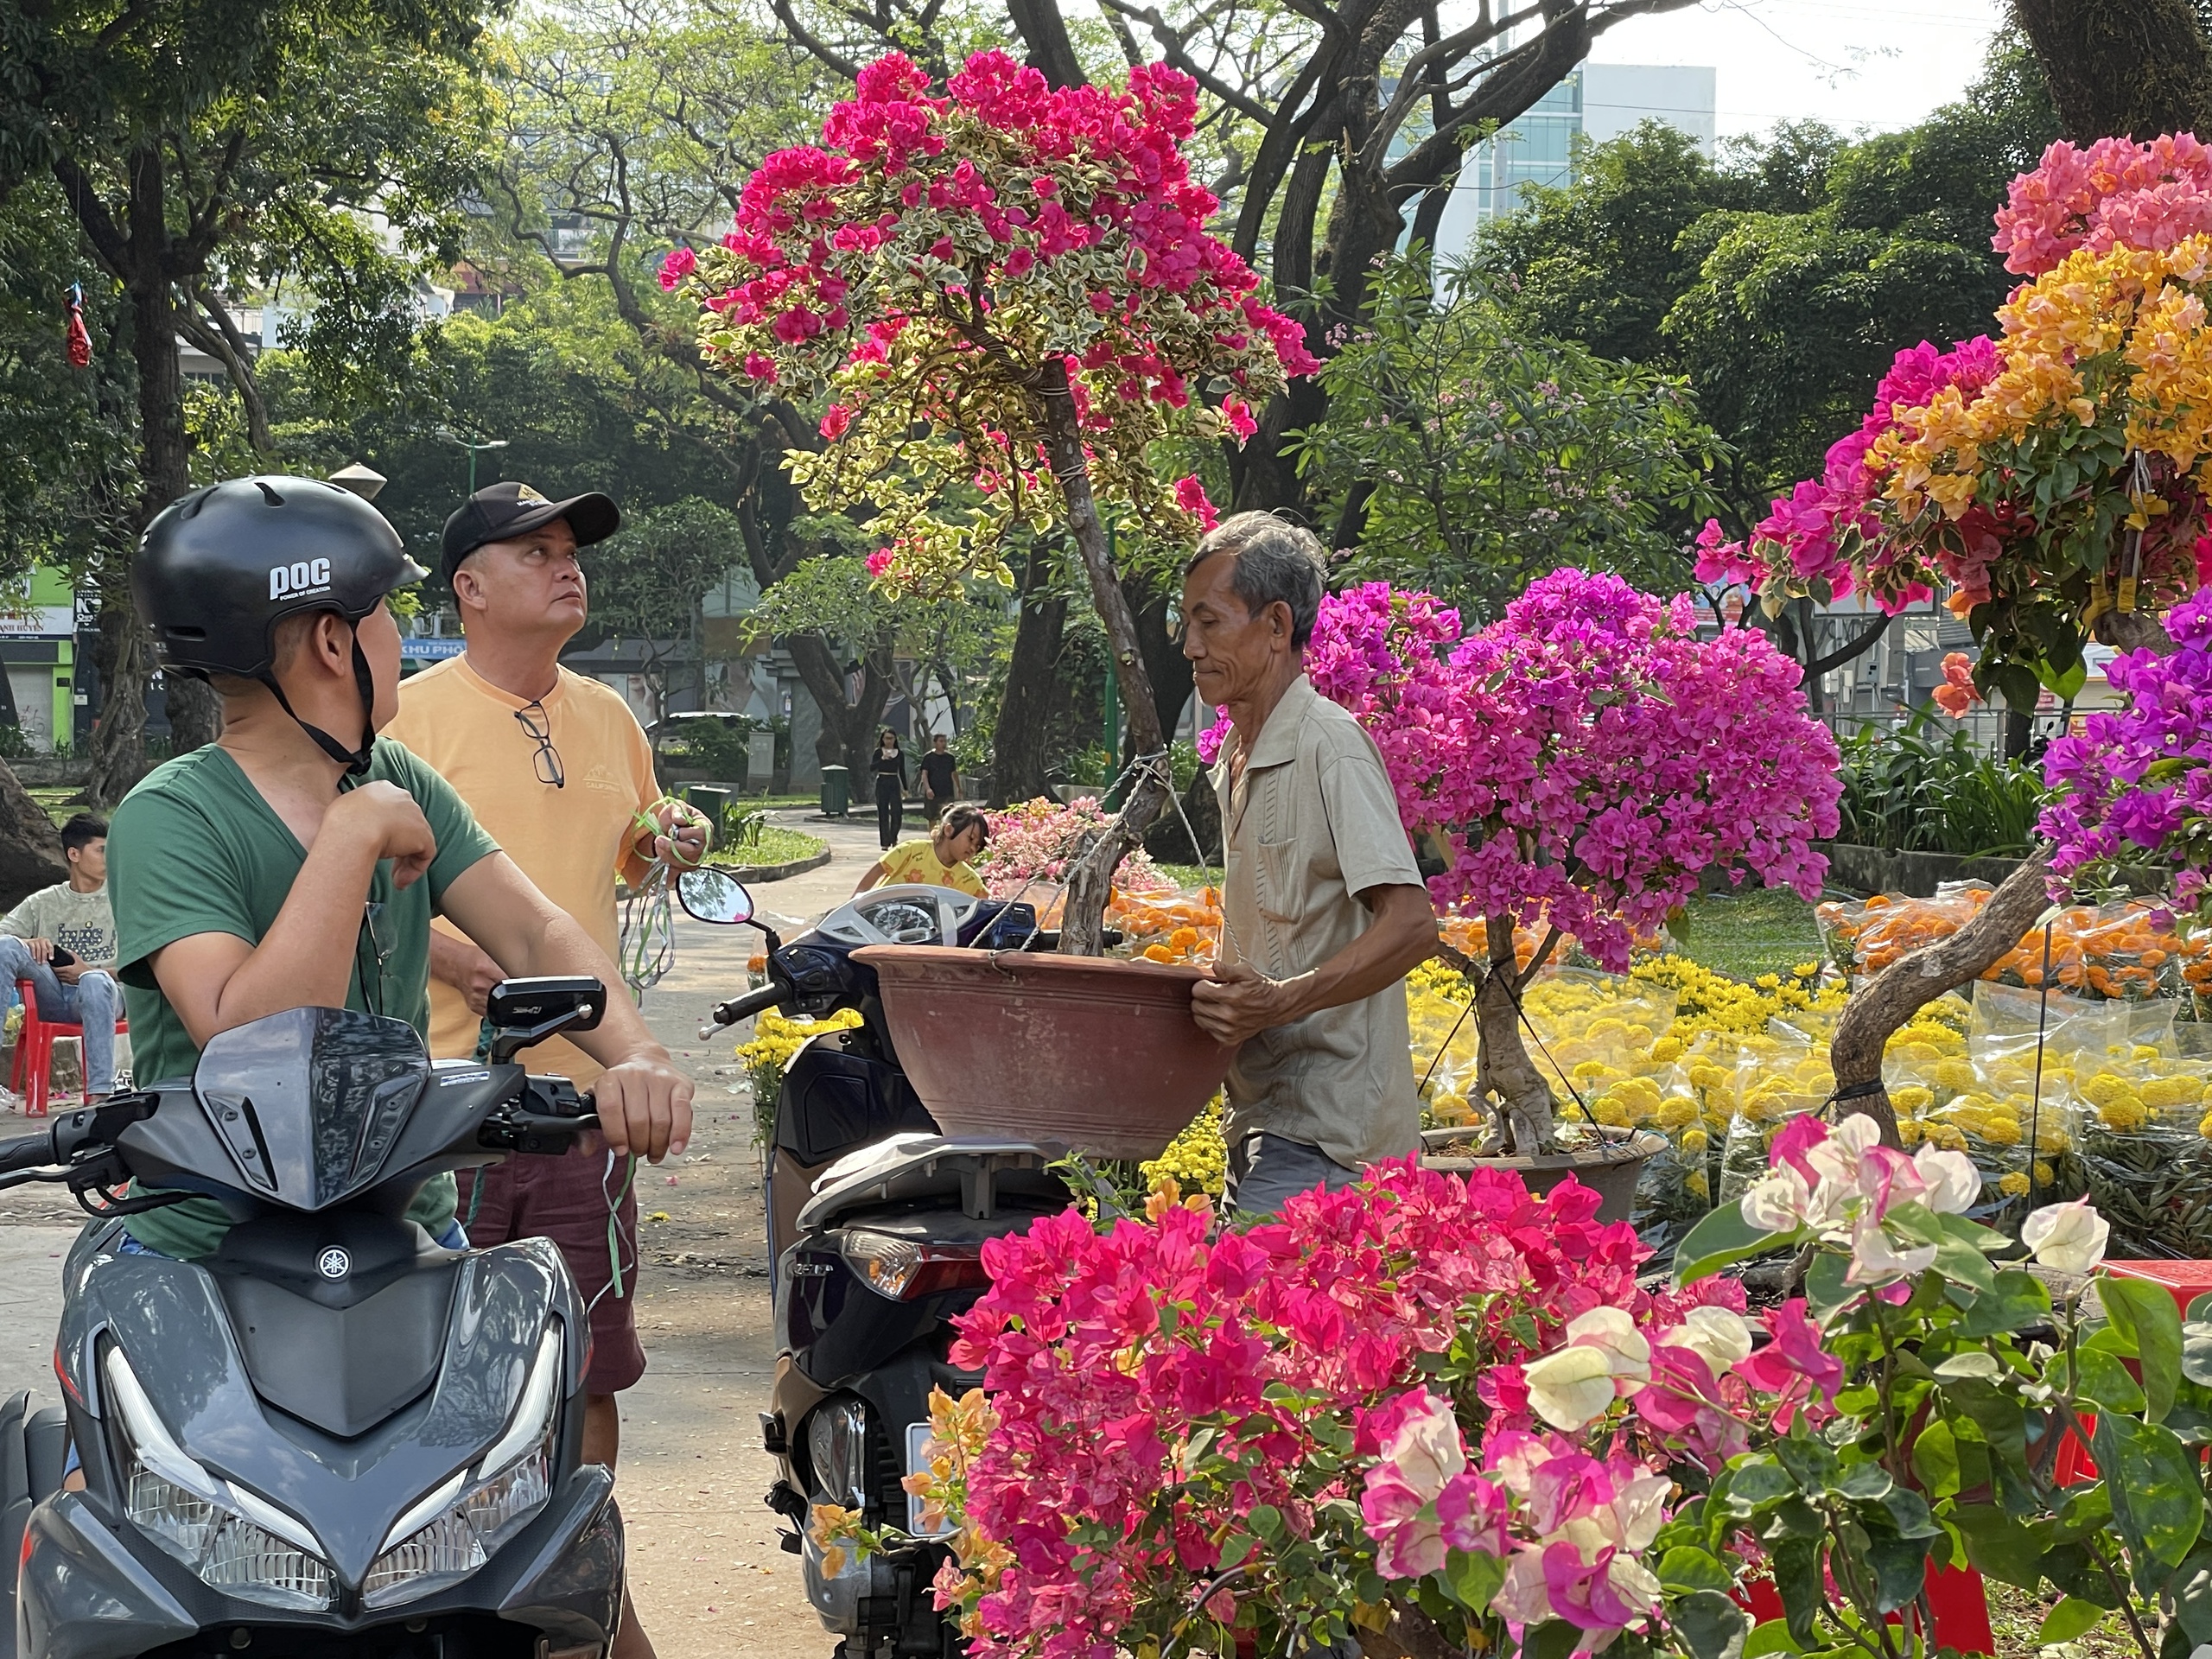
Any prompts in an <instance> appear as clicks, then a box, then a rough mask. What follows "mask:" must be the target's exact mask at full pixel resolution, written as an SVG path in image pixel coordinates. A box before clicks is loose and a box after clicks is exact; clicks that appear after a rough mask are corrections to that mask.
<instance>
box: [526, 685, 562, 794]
mask: <svg viewBox="0 0 2212 1659" xmlns="http://www.w3.org/2000/svg"><path fill="white" fill-rule="evenodd" d="M515 722H516V724H518V725H519V726H520V727H521V728H523V730H524V732H526V733H528V734H530V737H531V741H533V742H535V743H536V744H537V755H536V756H535V757H534V759H535V760H536V761H537V781H538V782H539V783H541V784H550V785H552V787H554V788H555V789H566V788H567V787H568V786H569V777H568V774H567V773H566V772H563V771H562V770H561V751H560V750H558V749H556V748H555V747H553V717H552V716H551V715H548V714H547V713H546V712H545V705H544V704H543V703H542V702H527V703H524V705H523V706H522V707H521V708H519V709H516V710H515Z"/></svg>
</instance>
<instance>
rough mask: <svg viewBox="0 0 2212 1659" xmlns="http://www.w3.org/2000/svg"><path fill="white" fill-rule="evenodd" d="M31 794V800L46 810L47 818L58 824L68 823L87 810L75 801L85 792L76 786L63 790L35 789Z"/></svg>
mask: <svg viewBox="0 0 2212 1659" xmlns="http://www.w3.org/2000/svg"><path fill="white" fill-rule="evenodd" d="M81 793H83V791H82V790H81V789H79V788H78V787H76V786H74V785H71V786H68V787H65V788H61V789H34V790H30V791H29V795H30V798H31V799H33V800H35V801H36V802H37V803H38V804H40V805H41V807H43V808H45V809H46V816H47V817H49V818H52V819H53V820H54V823H58V824H60V823H68V822H69V820H70V819H72V818H73V817H76V816H77V814H78V813H79V812H81V811H83V810H85V809H84V808H83V807H82V806H81V805H79V804H76V802H75V800H74V798H75V797H76V796H78V795H79V794H81Z"/></svg>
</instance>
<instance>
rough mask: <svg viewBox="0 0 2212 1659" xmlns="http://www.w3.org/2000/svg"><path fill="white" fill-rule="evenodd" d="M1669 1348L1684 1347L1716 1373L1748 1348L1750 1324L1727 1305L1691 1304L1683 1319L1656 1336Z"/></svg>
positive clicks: (1744, 1354)
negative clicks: (1670, 1328) (1698, 1305)
mask: <svg viewBox="0 0 2212 1659" xmlns="http://www.w3.org/2000/svg"><path fill="white" fill-rule="evenodd" d="M1656 1340H1657V1341H1659V1342H1660V1343H1661V1344H1664V1345H1665V1346H1667V1347H1669V1348H1687V1349H1688V1351H1690V1352H1692V1353H1694V1354H1695V1355H1696V1356H1697V1357H1699V1358H1700V1359H1701V1360H1703V1361H1704V1362H1705V1363H1706V1365H1707V1368H1708V1369H1709V1370H1711V1371H1712V1372H1713V1376H1716V1377H1719V1376H1723V1375H1725V1374H1726V1372H1728V1371H1729V1370H1732V1368H1733V1367H1734V1366H1735V1364H1736V1362H1737V1361H1738V1360H1740V1359H1745V1358H1748V1357H1750V1355H1751V1326H1750V1325H1748V1324H1746V1323H1745V1319H1744V1316H1743V1315H1742V1314H1740V1313H1736V1312H1734V1311H1733V1310H1732V1309H1730V1308H1726V1307H1694V1308H1692V1309H1690V1311H1689V1313H1688V1314H1687V1315H1685V1316H1684V1318H1683V1319H1682V1322H1681V1324H1680V1325H1676V1326H1675V1328H1674V1329H1673V1330H1672V1331H1669V1332H1663V1333H1662V1335H1660V1336H1659V1337H1658V1338H1656Z"/></svg>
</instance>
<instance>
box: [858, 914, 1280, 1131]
mask: <svg viewBox="0 0 2212 1659" xmlns="http://www.w3.org/2000/svg"><path fill="white" fill-rule="evenodd" d="M853 959H854V960H855V961H856V962H859V963H864V964H866V965H867V966H868V967H870V968H873V969H875V976H876V981H877V983H878V984H879V985H880V987H881V988H882V993H883V1014H884V1020H885V1022H886V1023H887V1025H888V1026H889V1027H890V1028H891V1040H892V1042H893V1044H894V1045H896V1046H897V1048H898V1050H899V1064H900V1065H902V1066H903V1067H904V1068H905V1069H906V1076H907V1078H908V1079H909V1080H910V1081H911V1082H912V1084H913V1085H914V1092H915V1093H917V1094H918V1095H919V1096H921V1097H922V1103H923V1104H924V1105H925V1106H926V1107H928V1108H929V1109H930V1116H932V1117H934V1118H936V1119H937V1122H938V1128H941V1129H943V1130H944V1133H945V1134H947V1135H1007V1136H1012V1137H1015V1138H1018V1139H1020V1140H1025V1141H1037V1142H1039V1143H1040V1144H1051V1145H1057V1146H1063V1147H1069V1148H1070V1149H1071V1150H1074V1151H1078V1152H1083V1153H1086V1154H1090V1155H1092V1156H1096V1157H1100V1158H1154V1157H1157V1156H1159V1154H1160V1152H1161V1151H1163V1150H1164V1149H1165V1148H1166V1145H1167V1143H1168V1142H1169V1141H1172V1140H1173V1139H1174V1138H1175V1136H1176V1135H1177V1134H1178V1133H1179V1131H1180V1130H1181V1129H1182V1128H1184V1127H1185V1125H1187V1124H1188V1123H1189V1122H1190V1121H1191V1120H1192V1118H1193V1117H1196V1116H1198V1111H1199V1109H1201V1108H1202V1107H1204V1106H1205V1103H1206V1102H1207V1101H1208V1100H1210V1099H1211V1098H1212V1096H1213V1092H1214V1090H1217V1089H1218V1088H1219V1087H1220V1086H1221V1080H1222V1078H1223V1077H1225V1076H1227V1075H1228V1071H1229V1062H1230V1059H1231V1058H1234V1056H1235V1054H1236V1050H1235V1049H1233V1048H1230V1047H1228V1046H1224V1045H1223V1044H1220V1043H1217V1042H1216V1041H1214V1040H1213V1039H1212V1038H1211V1037H1209V1036H1207V1035H1206V1034H1205V1033H1204V1032H1202V1031H1200V1030H1199V1029H1198V1025H1197V1022H1196V1021H1194V1020H1192V1018H1191V987H1192V986H1193V985H1195V984H1196V983H1198V980H1199V979H1200V978H1201V977H1202V976H1201V975H1200V973H1199V972H1198V969H1194V968H1181V967H1168V966H1164V965H1162V964H1160V963H1148V962H1116V961H1111V960H1108V959H1105V958H1103V957H1059V956H1043V955H1032V954H1027V953H1022V952H1014V951H1001V952H996V953H993V952H988V951H982V950H951V949H948V948H946V947H944V946H939V945H908V944H871V945H868V946H865V947H863V948H862V949H861V950H855V952H854V953H853Z"/></svg>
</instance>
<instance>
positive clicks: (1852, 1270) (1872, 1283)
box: [1843, 1215, 1936, 1288]
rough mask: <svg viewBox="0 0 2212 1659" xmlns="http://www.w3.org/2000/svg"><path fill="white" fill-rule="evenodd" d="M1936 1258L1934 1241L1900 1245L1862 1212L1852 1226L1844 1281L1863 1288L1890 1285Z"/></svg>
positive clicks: (1924, 1268) (1925, 1266) (1907, 1277)
mask: <svg viewBox="0 0 2212 1659" xmlns="http://www.w3.org/2000/svg"><path fill="white" fill-rule="evenodd" d="M1935 1260H1936V1247H1935V1246H1934V1245H1933V1244H1916V1245H1913V1246H1912V1247H1910V1249H1898V1248H1897V1242H1896V1241H1895V1240H1894V1239H1892V1238H1891V1236H1889V1234H1887V1233H1886V1232H1885V1231H1883V1230H1882V1224H1881V1223H1880V1222H1878V1221H1877V1220H1875V1219H1874V1217H1872V1216H1871V1215H1869V1216H1864V1217H1860V1218H1859V1224H1858V1226H1856V1227H1854V1228H1853V1230H1852V1233H1851V1266H1850V1267H1849V1268H1846V1269H1845V1271H1844V1275H1843V1282H1844V1283H1845V1284H1847V1285H1857V1286H1859V1287H1864V1288H1872V1287H1876V1286H1879V1285H1893V1284H1895V1283H1896V1282H1897V1281H1898V1280H1900V1279H1910V1278H1914V1277H1916V1276H1917V1275H1918V1274H1923V1273H1925V1272H1927V1271H1928V1269H1929V1267H1930V1266H1931V1265H1932V1264H1933V1263H1934V1262H1935Z"/></svg>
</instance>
